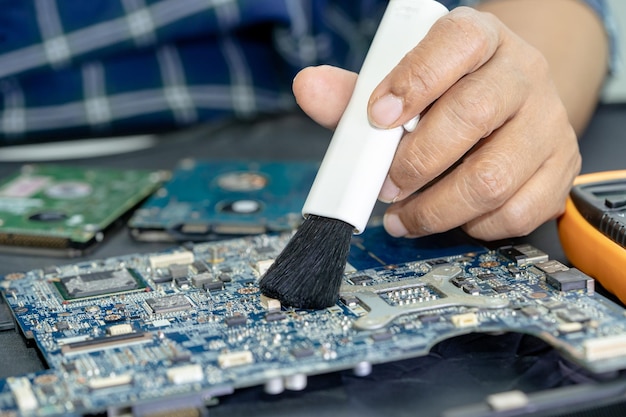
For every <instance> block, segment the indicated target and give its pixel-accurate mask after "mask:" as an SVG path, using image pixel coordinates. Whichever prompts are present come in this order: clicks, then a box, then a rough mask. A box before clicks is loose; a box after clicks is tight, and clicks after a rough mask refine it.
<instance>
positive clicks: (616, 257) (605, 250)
mask: <svg viewBox="0 0 626 417" xmlns="http://www.w3.org/2000/svg"><path fill="white" fill-rule="evenodd" d="M624 178H626V170H617V171H605V172H595V173H592V174H583V175H579V176H578V177H577V178H576V180H575V181H574V185H578V184H589V183H593V182H600V181H610V180H617V179H624ZM557 226H558V233H559V239H560V241H561V246H562V247H563V251H564V252H565V256H567V258H568V259H569V261H570V262H571V263H572V265H574V266H575V267H576V268H578V269H580V270H581V271H582V272H584V273H586V274H587V275H589V276H591V277H593V278H595V279H596V280H597V281H598V282H600V283H601V284H602V286H603V287H604V288H606V289H607V290H608V291H609V292H611V293H613V294H615V296H617V298H619V300H620V301H621V302H622V303H626V248H623V247H621V246H620V245H618V244H617V243H615V242H613V241H612V240H611V239H609V238H608V237H606V236H605V235H603V234H602V233H601V232H600V231H599V230H597V229H596V228H595V227H594V226H592V225H591V224H590V223H589V222H588V221H587V220H586V219H585V218H584V217H583V216H582V215H581V214H580V213H579V212H578V210H577V209H576V206H575V205H574V202H573V201H572V199H571V198H568V199H567V202H566V206H565V213H564V214H563V215H562V216H560V217H559V218H558V220H557Z"/></svg>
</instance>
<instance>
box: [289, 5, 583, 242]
mask: <svg viewBox="0 0 626 417" xmlns="http://www.w3.org/2000/svg"><path fill="white" fill-rule="evenodd" d="M355 82H356V74H354V73H351V72H348V71H344V70H341V69H338V68H333V67H329V66H321V67H311V68H306V69H304V70H303V71H301V72H300V74H298V76H297V77H296V79H295V80H294V85H293V91H294V94H295V96H296V100H297V101H298V104H299V105H300V107H301V108H302V109H303V110H304V111H305V112H306V113H307V114H308V115H309V116H311V117H312V118H313V119H314V120H316V121H317V122H318V123H320V124H322V125H324V126H326V127H329V128H333V127H334V126H336V124H337V122H338V121H339V118H340V117H341V114H342V113H343V110H344V109H345V107H346V105H347V102H348V100H349V98H350V94H351V92H352V90H353V89H354V84H355ZM417 114H421V120H420V122H419V124H418V125H417V127H416V129H415V130H414V131H413V132H410V133H406V134H405V135H404V137H403V138H402V140H401V141H400V144H399V147H398V150H397V152H396V156H395V158H394V160H393V163H392V165H391V168H390V170H389V175H388V177H387V179H386V180H385V183H384V185H383V188H382V190H381V193H380V196H379V198H380V200H381V201H385V202H390V203H393V204H391V205H390V206H389V208H388V209H387V213H386V215H385V220H384V224H385V227H386V229H387V231H388V232H389V233H390V234H391V235H394V236H406V237H418V236H424V235H428V234H432V233H439V232H443V231H446V230H449V229H452V228H455V227H457V226H462V227H463V229H464V230H465V231H466V232H467V233H468V234H470V235H471V236H474V237H476V238H479V239H485V240H494V239H501V238H505V237H511V236H523V235H526V234H528V233H530V232H531V231H533V230H534V229H535V228H536V227H538V226H539V225H541V224H542V223H543V222H545V221H547V220H549V219H551V218H555V217H556V216H558V215H559V214H561V213H562V211H563V209H564V202H565V199H566V197H567V194H568V192H569V189H570V187H571V184H572V182H573V179H574V177H575V176H576V175H577V174H578V172H579V170H580V164H581V157H580V153H579V151H578V143H577V137H576V134H575V132H574V130H573V128H572V126H571V124H570V122H569V120H568V116H567V112H566V109H565V107H564V105H563V103H562V102H561V99H560V98H559V95H558V92H557V90H556V88H555V86H554V84H553V82H552V80H551V78H550V73H549V67H548V64H547V62H546V60H545V59H544V57H543V56H542V55H541V53H540V52H539V51H538V50H536V49H535V48H533V47H532V46H530V45H529V44H528V43H526V42H525V41H524V40H522V39H521V38H520V37H518V36H517V35H515V34H514V33H513V32H512V31H510V30H509V29H508V28H507V27H506V26H505V25H503V24H502V23H501V22H500V21H499V20H498V19H496V18H495V17H494V16H493V15H491V14H488V13H481V12H478V11H476V10H473V9H470V8H465V7H459V8H456V9H454V10H452V11H451V12H450V13H449V14H447V15H446V16H444V17H443V18H441V19H440V20H439V21H438V22H437V23H435V25H434V26H433V27H432V28H431V31H430V32H429V33H428V35H427V36H426V37H425V38H424V39H423V40H422V42H420V44H419V45H417V46H416V47H415V48H414V49H413V50H412V51H411V52H410V53H409V54H407V55H406V56H405V58H404V59H403V60H402V61H401V62H400V63H399V64H398V66H397V67H396V68H395V69H394V70H393V71H392V72H391V73H390V74H389V75H388V76H387V77H386V78H385V79H384V80H383V81H382V82H381V84H380V85H379V86H378V87H377V88H376V89H375V90H374V92H373V93H372V95H371V98H370V103H369V116H370V121H371V122H372V123H373V124H374V125H376V126H378V127H382V128H391V127H396V126H399V125H402V124H404V123H406V122H407V121H409V120H410V119H411V118H413V117H414V116H415V115H417Z"/></svg>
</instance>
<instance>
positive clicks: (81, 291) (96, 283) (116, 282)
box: [53, 269, 146, 301]
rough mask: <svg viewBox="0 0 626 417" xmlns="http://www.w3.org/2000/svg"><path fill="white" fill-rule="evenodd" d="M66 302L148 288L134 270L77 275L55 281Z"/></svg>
mask: <svg viewBox="0 0 626 417" xmlns="http://www.w3.org/2000/svg"><path fill="white" fill-rule="evenodd" d="M53 284H54V285H55V286H56V287H57V289H58V290H59V292H60V293H61V296H62V297H63V298H64V299H65V300H68V301H69V300H76V299H81V298H86V297H98V296H103V295H111V294H115V293H121V292H127V291H135V290H141V289H144V288H146V284H145V283H144V282H143V280H142V279H141V277H140V276H139V274H137V273H136V272H134V271H133V270H132V269H115V270H111V271H96V272H88V273H85V274H76V275H70V276H66V277H61V278H59V279H55V280H53Z"/></svg>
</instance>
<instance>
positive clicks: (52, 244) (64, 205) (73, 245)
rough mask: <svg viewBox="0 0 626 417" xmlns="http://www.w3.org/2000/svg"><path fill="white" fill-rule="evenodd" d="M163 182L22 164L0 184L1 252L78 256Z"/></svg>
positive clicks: (141, 175) (124, 173)
mask: <svg viewBox="0 0 626 417" xmlns="http://www.w3.org/2000/svg"><path fill="white" fill-rule="evenodd" d="M166 178H167V173H165V172H160V171H143V170H119V169H109V168H94V167H89V168H88V167H78V166H65V165H48V164H40V165H38V164H32V165H24V166H22V168H21V169H20V170H19V171H18V172H16V173H15V174H13V175H12V176H10V177H8V178H6V179H4V180H3V181H1V182H0V250H2V251H5V252H7V251H8V252H20V253H23V252H25V251H26V252H29V253H34V254H44V255H47V254H53V255H57V256H58V255H62V256H70V257H72V256H79V255H83V254H84V253H86V252H87V251H89V250H91V249H93V248H94V247H95V245H96V244H98V243H100V242H101V241H102V240H103V239H104V238H105V237H106V235H107V234H108V233H109V231H110V230H111V229H113V228H115V227H116V226H118V225H121V224H122V221H123V216H125V215H126V214H128V213H130V211H131V210H132V209H133V208H135V207H136V206H137V205H139V203H141V202H142V201H143V200H145V199H146V198H147V197H148V196H149V195H150V194H152V192H154V191H155V190H156V189H157V188H158V187H159V186H160V184H161V183H162V182H163V181H164V180H165V179H166Z"/></svg>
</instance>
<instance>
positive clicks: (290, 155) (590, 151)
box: [0, 105, 626, 416]
mask: <svg viewBox="0 0 626 417" xmlns="http://www.w3.org/2000/svg"><path fill="white" fill-rule="evenodd" d="M624 131H626V108H625V107H621V106H617V105H610V106H601V107H600V108H598V111H597V112H596V115H595V117H594V119H593V121H592V123H591V124H590V126H589V129H588V131H587V133H586V134H585V137H584V138H583V139H582V141H581V150H582V153H583V172H591V171H596V170H608V169H623V168H624V167H625V166H624V155H626V139H624V138H622V135H623V132H624ZM329 139H330V133H329V132H328V131H326V130H324V129H322V128H320V127H319V126H317V125H315V124H314V123H313V122H311V121H310V120H308V119H307V118H305V117H304V116H303V115H301V114H292V115H287V116H284V117H280V118H272V119H266V120H261V121H256V122H249V123H237V124H222V125H217V126H199V127H196V128H193V129H189V130H186V131H182V132H176V133H169V134H164V135H161V136H160V137H159V138H158V144H157V145H156V146H154V147H152V148H149V149H146V150H142V151H140V152H130V153H125V154H121V155H113V156H105V157H101V158H92V159H88V160H73V161H66V163H69V164H74V165H90V166H117V167H128V168H131V167H132V168H146V169H170V170H171V169H173V168H174V167H175V166H176V164H177V162H178V161H180V160H181V159H183V158H189V157H193V158H198V159H202V158H207V159H208V158H230V159H240V158H250V159H259V160H263V159H265V160H277V159H292V160H311V159H313V160H318V159H320V158H321V157H322V156H323V154H324V152H325V150H326V147H327V145H328V141H329ZM531 151H532V150H531ZM0 152H1V149H0ZM19 165H20V164H19V163H4V164H1V165H0V175H2V176H4V175H6V174H8V173H9V172H11V171H13V170H14V169H16V168H17V167H18V166H19ZM378 209H379V208H377V210H378ZM522 241H523V242H527V243H530V244H532V245H534V246H536V247H538V248H540V249H542V250H544V251H546V252H548V253H549V254H550V256H551V258H553V259H557V260H560V261H562V262H567V261H566V259H565V256H564V254H563V251H562V250H561V248H560V245H559V241H558V236H557V234H556V225H555V222H548V223H547V224H545V225H543V226H542V227H540V228H539V229H537V230H536V231H535V232H533V233H532V234H531V235H530V236H528V237H526V238H524V239H520V242H522ZM171 246H172V244H168V243H141V242H135V241H133V240H132V239H131V238H130V236H129V235H128V233H127V231H126V230H119V231H117V232H116V233H115V234H114V235H113V236H112V237H111V238H110V239H109V240H108V241H106V242H105V243H104V244H103V245H102V246H101V247H99V248H98V249H97V250H96V251H94V252H93V253H91V254H90V255H88V256H87V257H85V258H81V259H99V258H105V257H110V256H118V255H123V254H127V253H133V252H142V253H146V252H154V251H158V250H162V249H166V248H169V247H171ZM70 262H72V260H68V259H64V258H52V257H35V256H19V255H13V254H11V255H0V274H5V273H9V272H15V271H25V270H30V269H34V268H39V267H43V266H47V265H51V264H63V263H70ZM42 366H43V365H42V363H41V361H40V359H39V358H38V356H37V353H36V352H35V351H34V349H30V348H27V347H26V346H25V345H24V344H23V342H22V340H21V338H20V337H19V336H18V335H17V334H16V333H15V332H14V331H10V330H9V331H5V332H0V377H6V376H8V375H16V374H21V373H25V372H29V371H35V370H38V369H42ZM570 366H571V365H568V364H566V363H564V362H563V361H561V360H560V357H559V355H558V354H556V353H555V352H554V351H553V350H552V349H551V348H549V347H548V346H547V345H545V344H544V343H543V342H540V341H538V340H537V339H535V338H532V337H529V336H522V335H517V334H505V335H468V336H463V337H461V338H457V339H455V340H448V341H445V342H443V343H440V344H439V345H437V346H436V347H435V348H434V349H433V351H432V352H431V354H429V355H428V356H426V357H422V358H417V359H411V360H405V361H400V362H394V363H391V364H385V365H377V366H375V367H374V370H373V372H372V374H371V375H369V376H367V377H364V378H360V377H356V376H353V375H352V373H351V372H348V371H346V372H337V373H333V374H330V375H324V376H318V377H312V378H310V380H309V385H308V388H307V389H306V390H305V391H303V392H287V393H284V394H282V395H279V396H276V397H270V396H268V395H266V394H264V393H263V389H262V388H249V389H244V390H241V391H238V392H236V393H235V394H233V395H230V396H227V397H223V398H221V399H220V405H219V406H217V407H214V408H211V409H210V415H211V416H227V415H228V416H240V415H241V416H244V415H250V414H253V415H256V416H259V415H260V416H265V415H267V416H269V415H272V416H280V415H305V416H308V415H310V416H321V415H334V416H336V415H358V416H370V415H371V416H375V415H376V416H380V415H385V416H402V415H411V416H414V415H419V416H437V415H440V414H441V413H442V412H443V411H444V410H446V409H449V408H451V407H458V406H462V405H466V404H471V403H476V402H480V401H482V400H483V399H484V398H485V396H487V395H489V394H492V393H496V392H502V391H507V390H512V389H521V390H523V391H526V392H534V391H537V390H541V389H543V388H546V387H556V386H561V385H568V384H572V383H579V382H585V381H589V380H596V379H605V378H610V377H611V376H601V377H598V376H590V375H586V374H585V373H582V372H579V371H578V370H576V369H570Z"/></svg>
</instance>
